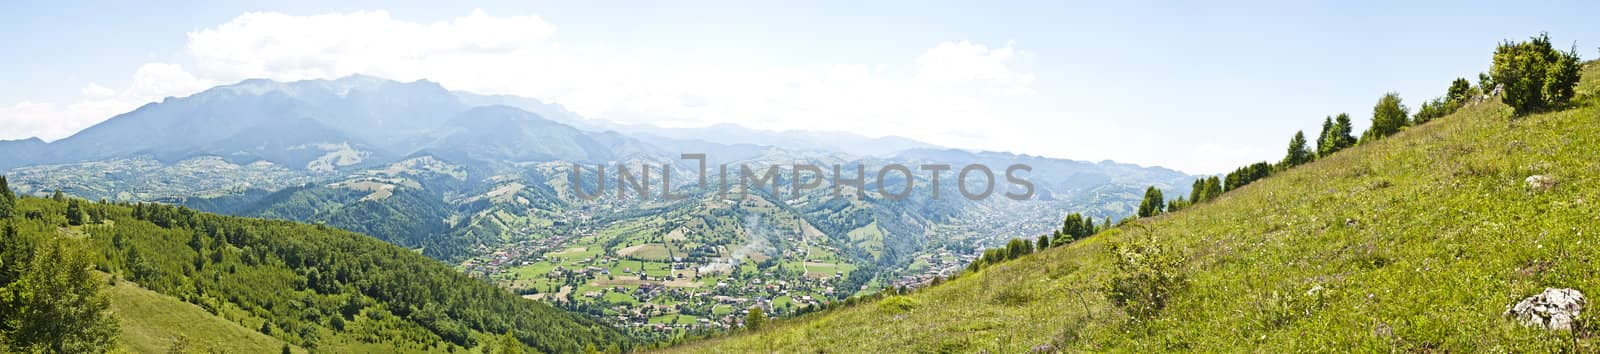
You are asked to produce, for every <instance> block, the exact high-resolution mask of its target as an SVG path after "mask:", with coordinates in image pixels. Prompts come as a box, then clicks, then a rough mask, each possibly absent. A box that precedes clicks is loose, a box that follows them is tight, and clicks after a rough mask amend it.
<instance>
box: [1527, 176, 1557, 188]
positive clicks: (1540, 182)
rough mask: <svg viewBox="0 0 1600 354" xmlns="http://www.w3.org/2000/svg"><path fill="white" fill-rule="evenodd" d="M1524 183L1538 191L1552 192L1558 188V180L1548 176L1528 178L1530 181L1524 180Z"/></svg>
mask: <svg viewBox="0 0 1600 354" xmlns="http://www.w3.org/2000/svg"><path fill="white" fill-rule="evenodd" d="M1523 182H1526V183H1527V184H1528V188H1532V189H1538V190H1550V188H1552V187H1555V186H1556V178H1555V177H1551V176H1547V175H1532V176H1528V179H1525V180H1523Z"/></svg>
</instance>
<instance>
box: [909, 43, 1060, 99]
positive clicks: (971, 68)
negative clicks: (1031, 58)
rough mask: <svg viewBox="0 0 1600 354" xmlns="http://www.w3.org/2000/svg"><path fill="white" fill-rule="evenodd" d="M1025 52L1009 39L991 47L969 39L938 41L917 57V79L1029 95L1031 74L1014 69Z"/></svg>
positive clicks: (1008, 93) (994, 91)
mask: <svg viewBox="0 0 1600 354" xmlns="http://www.w3.org/2000/svg"><path fill="white" fill-rule="evenodd" d="M1026 54H1027V53H1024V52H1022V51H1019V50H1017V49H1016V48H1014V47H1013V43H1011V42H1007V43H1006V46H1005V47H1004V48H994V49H990V48H989V47H988V46H985V45H982V44H974V43H971V42H968V41H961V42H944V43H939V45H938V46H936V47H933V49H929V50H928V52H927V53H923V54H922V56H920V57H917V76H916V78H917V79H918V80H919V81H923V82H928V83H934V84H941V85H960V84H978V85H982V88H983V89H984V90H987V91H989V92H993V93H1000V94H1006V95H1031V94H1033V93H1034V91H1033V89H1032V88H1031V87H1030V86H1031V85H1032V84H1033V81H1034V76H1033V74H1032V73H1027V72H1018V71H1015V68H1013V66H1014V65H1015V64H1017V62H1018V61H1020V59H1021V58H1020V57H1023V56H1026Z"/></svg>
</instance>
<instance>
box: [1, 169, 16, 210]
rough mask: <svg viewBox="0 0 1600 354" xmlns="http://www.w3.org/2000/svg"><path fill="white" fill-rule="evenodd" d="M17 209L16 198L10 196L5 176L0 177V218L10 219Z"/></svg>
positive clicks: (9, 188)
mask: <svg viewBox="0 0 1600 354" xmlns="http://www.w3.org/2000/svg"><path fill="white" fill-rule="evenodd" d="M16 209H17V196H15V195H12V194H11V185H10V184H8V183H7V182H6V176H0V218H7V217H11V213H12V212H13V211H15V210H16Z"/></svg>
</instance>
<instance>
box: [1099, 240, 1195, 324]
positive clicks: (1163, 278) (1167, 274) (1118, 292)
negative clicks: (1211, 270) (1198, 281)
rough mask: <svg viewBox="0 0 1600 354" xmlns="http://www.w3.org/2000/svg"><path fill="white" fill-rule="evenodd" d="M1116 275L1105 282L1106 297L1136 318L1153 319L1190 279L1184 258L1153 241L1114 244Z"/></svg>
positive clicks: (1112, 245) (1111, 247) (1112, 247)
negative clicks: (1184, 270)
mask: <svg viewBox="0 0 1600 354" xmlns="http://www.w3.org/2000/svg"><path fill="white" fill-rule="evenodd" d="M1110 250H1111V253H1112V255H1113V256H1114V257H1116V260H1115V262H1116V263H1115V265H1116V269H1117V273H1116V274H1117V275H1116V276H1115V277H1113V278H1112V279H1111V281H1110V282H1109V283H1108V284H1106V294H1107V298H1108V299H1109V300H1111V303H1113V304H1116V305H1117V307H1120V308H1122V310H1123V311H1124V312H1126V313H1127V314H1128V316H1129V317H1133V318H1134V319H1136V320H1143V319H1150V318H1153V317H1155V316H1156V315H1158V314H1160V313H1161V310H1162V309H1165V308H1166V307H1167V302H1168V300H1170V299H1171V297H1172V294H1173V293H1175V292H1177V291H1178V290H1179V289H1181V288H1183V287H1184V286H1185V285H1186V284H1187V283H1188V280H1187V279H1186V278H1185V277H1184V275H1183V258H1182V256H1181V255H1178V254H1176V253H1174V252H1171V251H1169V250H1167V249H1164V248H1162V247H1161V246H1160V245H1156V244H1155V243H1154V242H1152V241H1150V240H1139V241H1133V242H1130V243H1127V244H1120V243H1112V244H1111V245H1110Z"/></svg>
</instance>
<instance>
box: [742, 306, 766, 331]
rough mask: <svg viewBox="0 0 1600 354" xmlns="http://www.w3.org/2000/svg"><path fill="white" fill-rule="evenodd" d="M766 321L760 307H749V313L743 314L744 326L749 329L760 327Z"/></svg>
mask: <svg viewBox="0 0 1600 354" xmlns="http://www.w3.org/2000/svg"><path fill="white" fill-rule="evenodd" d="M766 323H767V314H766V313H765V312H762V311H761V308H760V307H751V308H750V313H747V314H745V315H744V327H745V328H749V329H751V330H758V329H761V326H762V325H765V324H766Z"/></svg>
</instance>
